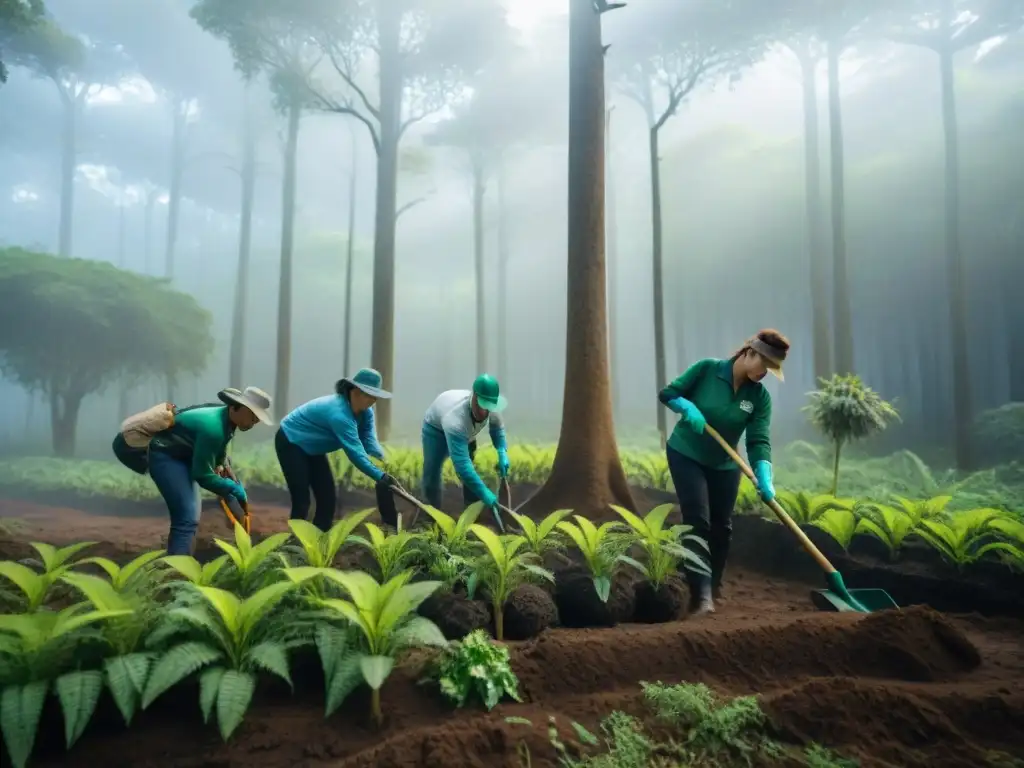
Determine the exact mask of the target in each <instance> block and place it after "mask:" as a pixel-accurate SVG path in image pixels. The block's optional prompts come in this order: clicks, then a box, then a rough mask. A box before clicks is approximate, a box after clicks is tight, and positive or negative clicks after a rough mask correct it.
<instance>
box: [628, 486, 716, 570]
mask: <svg viewBox="0 0 1024 768" xmlns="http://www.w3.org/2000/svg"><path fill="white" fill-rule="evenodd" d="M672 508H673V505H672V504H661V505H659V506H657V507H655V508H654V509H652V510H651V511H650V512H648V513H647V514H646V515H645V516H644V517H642V518H641V517H639V516H637V515H635V514H633V513H632V512H630V511H629V510H628V509H625V508H623V507H619V506H615V505H614V504H613V505H612V509H613V510H614V511H615V512H616V513H617V514H618V515H619V517H621V518H622V519H623V520H624V521H625V522H626V525H628V526H629V527H630V528H631V529H632V530H633V533H634V534H635V535H636V543H637V544H639V545H640V546H641V547H642V548H643V550H644V555H645V557H644V559H645V561H646V562H642V563H641V562H639V561H637V560H634V559H633V558H632V557H628V556H626V555H622V556H621V557H620V559H621V560H622V562H624V563H626V565H629V566H631V567H633V568H635V569H636V570H638V571H639V572H640V573H641V574H643V577H644V578H645V579H646V580H647V581H648V582H650V584H651V586H652V587H654V588H655V589H659V588H660V587H661V586H662V585H663V584H664V583H665V582H666V581H667V580H668V577H669V576H671V575H673V574H674V573H676V571H677V570H678V567H679V563H680V562H683V563H685V564H686V567H687V568H688V569H689V570H694V571H698V572H700V573H705V574H707V575H709V576H710V575H711V570H710V568H709V567H708V564H707V562H706V561H705V559H704V558H703V557H701V556H700V555H698V554H697V553H696V552H694V551H693V550H692V549H689V548H688V547H687V546H686V543H687V542H689V543H695V544H697V545H698V546H700V547H701V548H702V549H703V550H704V551H705V552H707V542H705V541H704V539H702V538H700V537H699V536H693V535H691V534H690V531H692V530H693V528H692V527H691V526H689V525H674V526H670V527H666V526H665V520H666V519H667V518H668V516H669V513H670V512H671V511H672Z"/></svg>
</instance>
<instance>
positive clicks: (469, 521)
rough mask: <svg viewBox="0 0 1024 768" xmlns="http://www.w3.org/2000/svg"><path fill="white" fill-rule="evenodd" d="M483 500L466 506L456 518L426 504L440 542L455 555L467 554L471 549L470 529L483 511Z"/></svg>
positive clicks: (426, 510) (424, 508) (425, 510)
mask: <svg viewBox="0 0 1024 768" xmlns="http://www.w3.org/2000/svg"><path fill="white" fill-rule="evenodd" d="M483 509H484V505H483V502H480V501H478V502H475V503H473V504H470V505H469V506H468V507H466V508H465V509H464V510H463V511H462V514H461V515H459V517H458V518H457V519H456V518H454V517H452V516H451V515H449V514H447V513H445V512H442V511H441V510H440V509H436V508H434V507H431V506H424V507H423V511H424V512H426V513H427V514H428V515H429V516H430V519H431V520H433V521H434V526H435V528H436V534H435V535H436V536H437V538H438V539H439V541H440V543H441V544H442V545H443V546H444V548H445V549H447V550H448V551H449V552H451V553H452V554H453V555H465V554H467V552H468V550H469V529H470V527H471V526H472V525H473V524H474V523H475V522H476V521H477V519H478V518H479V517H480V513H481V512H483Z"/></svg>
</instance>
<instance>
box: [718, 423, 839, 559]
mask: <svg viewBox="0 0 1024 768" xmlns="http://www.w3.org/2000/svg"><path fill="white" fill-rule="evenodd" d="M704 431H705V432H707V433H708V434H709V435H711V436H712V437H713V438H714V439H715V441H716V442H717V443H718V444H719V445H720V446H722V450H723V451H725V452H726V453H727V454H729V458H730V459H732V460H733V461H735V462H736V464H738V465H739V468H740V471H742V472H743V474H744V475H746V476H747V477H748V478H749V479H750V482H752V483H753V484H754V485H755V487H756V486H757V478H756V477H755V476H754V470H752V469H751V468H750V467H749V465H748V464H747V462H745V461H744V460H743V458H742V457H741V456H740V455H739V454H738V453H736V451H735V450H734V449H733V447H732V446H731V445H729V444H728V443H727V442H725V439H724V438H723V437H722V436H721V435H720V434H718V432H717V431H716V430H715V428H714V427H712V426H711V425H710V424H707V425H705V426H704ZM765 503H766V504H767V505H768V508H769V509H771V511H772V512H774V513H775V516H776V517H777V518H779V521H780V522H781V523H782V524H783V525H784V526H786V527H787V528H789V530H790V531H791V532H792V533H793V535H794V536H796V538H797V540H798V541H799V542H800V545H801V546H802V547H803V548H804V549H805V550H807V554H809V555H810V556H811V557H813V558H814V559H815V561H816V562H817V563H818V565H819V567H820V568H821V569H822V570H823V571H825V573H835V570H836V569H835V566H833V565H832V563H830V562H829V560H828V558H827V557H825V555H823V554H822V552H821V550H820V549H818V548H817V547H816V546H814V542H813V541H811V540H810V539H809V538H807V534H806V533H804V532H803V529H802V528H801V527H800V526H799V525H797V524H796V523H795V522H794V521H793V518H792V517H790V516H789V514H788V513H787V512H786V510H784V509H783V508H782V507H781V506H780V505H779V503H778V502H777V501H776V500H775V499H772V500H771V501H768V502H765Z"/></svg>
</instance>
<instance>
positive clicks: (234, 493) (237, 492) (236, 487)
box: [227, 480, 249, 504]
mask: <svg viewBox="0 0 1024 768" xmlns="http://www.w3.org/2000/svg"><path fill="white" fill-rule="evenodd" d="M231 483H232V486H233V487H232V488H229V489H228V494H227V495H228V496H230V497H231V498H233V499H235V500H236V501H238V503H239V504H245V503H246V502H247V501H249V497H248V496H247V495H246V493H245V488H243V487H242V484H241V483H239V482H237V481H234V480H232V481H231Z"/></svg>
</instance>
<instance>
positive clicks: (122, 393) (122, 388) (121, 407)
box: [117, 201, 131, 419]
mask: <svg viewBox="0 0 1024 768" xmlns="http://www.w3.org/2000/svg"><path fill="white" fill-rule="evenodd" d="M125 210H126V209H125V205H124V202H123V201H120V202H119V205H118V206H117V266H118V268H119V269H127V268H128V248H127V246H128V243H127V237H126V236H127V234H128V233H127V230H126V226H125V225H126V221H125ZM130 393H131V385H130V380H129V379H128V377H127V376H122V377H121V381H120V382H118V387H117V414H118V418H119V419H124V418H126V417H127V416H128V396H129V394H130Z"/></svg>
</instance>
